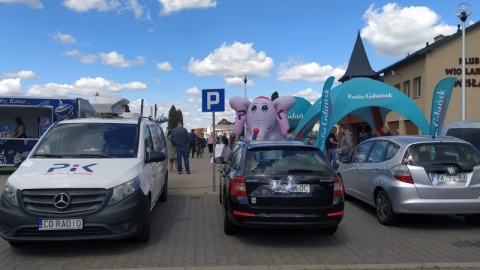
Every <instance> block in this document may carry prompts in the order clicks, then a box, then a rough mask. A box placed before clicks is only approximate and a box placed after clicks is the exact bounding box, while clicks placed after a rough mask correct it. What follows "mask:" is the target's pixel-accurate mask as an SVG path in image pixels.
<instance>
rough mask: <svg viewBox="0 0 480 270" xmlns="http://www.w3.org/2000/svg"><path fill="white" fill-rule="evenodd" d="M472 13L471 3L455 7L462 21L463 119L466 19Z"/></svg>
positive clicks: (463, 105) (463, 109)
mask: <svg viewBox="0 0 480 270" xmlns="http://www.w3.org/2000/svg"><path fill="white" fill-rule="evenodd" d="M470 14H472V6H471V5H470V4H469V3H465V2H464V3H460V4H459V5H458V6H457V8H456V9H455V15H456V16H457V17H458V18H460V20H461V21H462V121H465V83H466V82H465V21H466V20H467V18H468V16H470Z"/></svg>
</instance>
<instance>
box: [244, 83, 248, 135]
mask: <svg viewBox="0 0 480 270" xmlns="http://www.w3.org/2000/svg"><path fill="white" fill-rule="evenodd" d="M247 82H248V76H247V75H243V83H244V84H245V88H244V89H243V97H244V98H245V99H246V98H247ZM246 135H247V122H246V121H245V124H243V137H245V136H246Z"/></svg>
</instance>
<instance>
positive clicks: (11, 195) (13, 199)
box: [3, 182, 18, 206]
mask: <svg viewBox="0 0 480 270" xmlns="http://www.w3.org/2000/svg"><path fill="white" fill-rule="evenodd" d="M3 197H4V198H5V199H6V200H7V201H8V202H9V203H11V204H12V205H14V206H18V200H17V188H16V187H14V186H13V185H11V184H10V183H8V182H7V183H6V184H5V188H4V189H3Z"/></svg>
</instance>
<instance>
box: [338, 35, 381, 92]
mask: <svg viewBox="0 0 480 270" xmlns="http://www.w3.org/2000/svg"><path fill="white" fill-rule="evenodd" d="M356 77H365V78H372V79H378V75H377V73H376V72H375V71H373V69H372V67H371V66H370V61H368V57H367V53H366V52H365V47H364V46H363V41H362V38H361V37H360V31H358V34H357V40H356V41H355V47H354V48H353V52H352V55H351V56H350V62H349V63H348V68H347V71H346V72H345V74H344V75H343V76H342V77H341V78H340V79H339V80H338V81H339V82H342V83H343V82H346V81H348V80H350V79H351V78H356Z"/></svg>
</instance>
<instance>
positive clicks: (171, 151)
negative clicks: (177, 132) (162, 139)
mask: <svg viewBox="0 0 480 270" xmlns="http://www.w3.org/2000/svg"><path fill="white" fill-rule="evenodd" d="M167 154H168V167H169V169H170V171H171V172H173V171H174V170H176V169H177V149H175V146H174V145H173V143H172V130H171V129H169V130H168V132H167Z"/></svg>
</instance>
